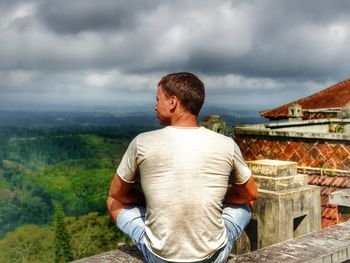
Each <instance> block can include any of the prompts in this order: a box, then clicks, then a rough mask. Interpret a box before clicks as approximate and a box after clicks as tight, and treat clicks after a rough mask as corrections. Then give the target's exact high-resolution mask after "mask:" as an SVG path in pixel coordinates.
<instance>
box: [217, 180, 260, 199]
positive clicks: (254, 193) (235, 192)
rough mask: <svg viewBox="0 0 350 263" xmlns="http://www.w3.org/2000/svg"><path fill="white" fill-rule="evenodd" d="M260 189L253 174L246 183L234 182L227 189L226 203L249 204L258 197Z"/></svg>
mask: <svg viewBox="0 0 350 263" xmlns="http://www.w3.org/2000/svg"><path fill="white" fill-rule="evenodd" d="M258 195H259V194H258V189H257V186H256V183H255V181H254V178H253V176H250V177H249V179H248V181H247V182H245V183H244V184H233V185H232V186H229V188H228V189H227V193H226V196H225V199H224V203H227V204H232V205H243V204H249V203H251V201H254V200H256V199H257V198H258Z"/></svg>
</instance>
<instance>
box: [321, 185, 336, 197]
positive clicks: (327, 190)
mask: <svg viewBox="0 0 350 263" xmlns="http://www.w3.org/2000/svg"><path fill="white" fill-rule="evenodd" d="M337 190H339V188H336V187H329V186H322V187H321V195H326V196H328V195H329V194H330V193H333V192H334V191H337Z"/></svg>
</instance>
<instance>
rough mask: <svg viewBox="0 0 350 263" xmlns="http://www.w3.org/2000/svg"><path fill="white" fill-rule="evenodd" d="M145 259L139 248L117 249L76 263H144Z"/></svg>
mask: <svg viewBox="0 0 350 263" xmlns="http://www.w3.org/2000/svg"><path fill="white" fill-rule="evenodd" d="M142 259H143V257H142V254H141V253H140V251H139V250H138V249H137V247H131V248H124V249H116V250H112V251H108V252H106V253H102V254H98V255H95V256H92V257H88V258H82V259H79V260H76V261H73V262H75V263H107V262H108V263H142V262H143V260H142Z"/></svg>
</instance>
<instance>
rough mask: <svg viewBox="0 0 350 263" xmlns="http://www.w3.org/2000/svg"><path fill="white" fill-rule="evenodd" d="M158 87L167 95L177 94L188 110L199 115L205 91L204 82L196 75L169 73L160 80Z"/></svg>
mask: <svg viewBox="0 0 350 263" xmlns="http://www.w3.org/2000/svg"><path fill="white" fill-rule="evenodd" d="M158 87H161V88H162V90H163V92H164V93H165V95H166V96H167V97H170V96H176V97H177V98H178V99H179V101H180V102H181V105H182V106H183V107H184V108H185V109H186V110H188V111H189V112H191V113H192V114H193V115H196V116H198V113H199V111H200V109H201V107H202V105H203V103H204V98H205V91H204V84H203V82H202V81H201V80H200V79H199V78H198V77H197V76H196V75H194V74H192V73H188V72H179V73H172V74H168V75H166V76H164V77H163V78H162V79H161V80H160V81H159V83H158Z"/></svg>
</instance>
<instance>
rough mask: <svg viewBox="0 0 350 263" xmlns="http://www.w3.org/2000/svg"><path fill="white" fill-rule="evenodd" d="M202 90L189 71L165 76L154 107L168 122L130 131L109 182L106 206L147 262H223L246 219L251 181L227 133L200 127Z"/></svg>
mask: <svg viewBox="0 0 350 263" xmlns="http://www.w3.org/2000/svg"><path fill="white" fill-rule="evenodd" d="M204 96H205V92H204V84H203V83H202V81H201V80H199V79H198V78H197V77H196V76H195V75H193V74H191V73H186V72H182V73H174V74H169V75H167V76H165V77H163V78H162V79H161V80H160V82H159V84H158V90H157V96H156V100H157V104H156V106H155V111H156V113H157V117H158V119H159V122H160V124H161V125H164V126H166V127H165V128H163V129H159V130H155V131H151V132H146V133H142V134H139V135H138V136H137V137H135V138H134V140H133V141H132V142H131V143H130V145H129V147H128V149H127V151H126V153H125V155H124V156H123V159H122V161H121V163H120V165H119V167H118V169H117V174H116V175H115V176H114V179H113V181H112V183H111V187H110V192H109V197H108V200H107V207H108V210H109V213H110V215H111V217H112V219H113V220H114V221H115V222H116V223H117V226H118V227H119V228H120V229H121V230H122V231H123V232H124V233H126V234H127V235H128V236H130V237H131V238H132V240H133V241H134V242H135V244H136V245H137V247H138V248H139V249H140V250H141V251H142V253H143V255H144V257H145V259H146V261H147V262H152V263H157V262H200V263H204V262H225V261H226V260H227V258H228V256H229V253H230V251H231V249H232V246H233V242H234V241H235V240H236V239H237V238H238V237H239V236H240V234H241V232H242V231H243V229H244V228H245V226H246V225H247V224H248V222H249V220H250V215H251V214H250V209H249V207H248V205H247V204H248V203H249V202H251V201H253V200H255V199H256V198H257V195H258V194H257V188H256V184H255V182H254V179H253V177H252V176H251V172H250V170H249V169H248V167H247V166H246V164H245V162H244V160H243V158H242V156H241V152H240V150H239V148H238V146H237V145H236V143H235V142H234V141H233V140H232V139H231V138H229V137H226V136H223V135H221V134H218V133H215V132H213V131H210V130H208V129H206V128H204V127H198V124H197V116H198V113H199V111H200V108H201V106H202V105H203V102H204ZM138 178H139V179H140V182H141V187H142V191H143V193H144V196H143V194H142V193H141V192H140V191H138V190H137V188H136V187H135V181H136V180H137V179H138ZM229 179H230V181H232V182H233V185H232V186H231V187H228V185H229ZM144 202H145V206H144ZM223 203H224V204H223Z"/></svg>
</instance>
